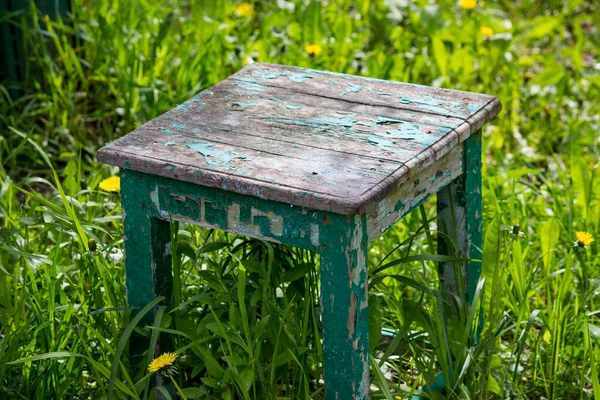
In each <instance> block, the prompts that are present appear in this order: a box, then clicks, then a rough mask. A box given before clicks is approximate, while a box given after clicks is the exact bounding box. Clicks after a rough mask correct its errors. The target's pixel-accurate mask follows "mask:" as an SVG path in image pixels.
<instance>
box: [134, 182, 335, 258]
mask: <svg viewBox="0 0 600 400" xmlns="http://www.w3.org/2000/svg"><path fill="white" fill-rule="evenodd" d="M130 173H135V174H136V175H137V176H138V178H139V179H140V180H144V181H148V186H147V188H146V191H147V192H145V193H141V194H140V196H141V198H147V199H148V200H146V202H145V204H144V207H145V209H146V210H147V212H148V213H149V215H151V216H152V217H154V218H160V219H164V220H171V221H180V222H186V223H192V224H196V225H200V226H204V227H206V228H212V229H218V230H221V231H225V232H231V233H237V234H240V235H243V236H248V237H253V238H256V239H261V240H267V241H271V242H276V243H285V244H288V245H290V246H295V247H300V248H304V249H308V250H312V251H318V250H319V248H320V246H321V242H320V238H321V233H320V231H321V230H322V228H321V225H320V224H321V223H322V221H324V220H329V219H331V218H333V216H334V215H335V214H332V213H329V212H326V211H319V212H316V211H312V210H307V209H306V208H302V207H294V206H290V204H285V203H279V202H275V201H270V200H263V199H260V198H257V197H255V196H253V195H243V194H238V193H234V192H231V191H227V190H224V189H221V188H213V187H206V186H199V185H195V184H193V183H190V182H183V181H179V180H176V179H169V178H165V177H161V176H155V175H148V174H145V173H141V172H133V171H131V172H130Z"/></svg>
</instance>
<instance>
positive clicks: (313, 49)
mask: <svg viewBox="0 0 600 400" xmlns="http://www.w3.org/2000/svg"><path fill="white" fill-rule="evenodd" d="M304 51H306V52H307V53H308V54H310V55H311V56H313V55H314V56H318V55H319V54H321V52H322V51H323V48H322V47H321V46H319V45H318V44H307V45H306V46H304Z"/></svg>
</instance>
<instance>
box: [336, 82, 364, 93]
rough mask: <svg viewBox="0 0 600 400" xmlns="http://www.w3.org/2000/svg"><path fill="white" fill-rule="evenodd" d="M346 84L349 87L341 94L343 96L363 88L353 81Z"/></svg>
mask: <svg viewBox="0 0 600 400" xmlns="http://www.w3.org/2000/svg"><path fill="white" fill-rule="evenodd" d="M346 86H347V89H346V90H344V91H343V92H342V94H341V95H340V96H343V95H345V94H347V93H358V92H360V91H361V90H362V88H363V87H362V86H361V85H354V84H352V83H347V84H346Z"/></svg>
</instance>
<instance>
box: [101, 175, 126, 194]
mask: <svg viewBox="0 0 600 400" xmlns="http://www.w3.org/2000/svg"><path fill="white" fill-rule="evenodd" d="M100 189H102V190H106V191H107V192H118V191H119V190H121V178H119V177H118V176H111V177H110V178H106V179H105V180H103V181H102V182H100Z"/></svg>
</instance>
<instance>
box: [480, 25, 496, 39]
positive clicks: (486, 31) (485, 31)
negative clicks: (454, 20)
mask: <svg viewBox="0 0 600 400" xmlns="http://www.w3.org/2000/svg"><path fill="white" fill-rule="evenodd" d="M479 33H481V36H483V37H490V36H494V31H493V29H492V28H490V27H489V26H482V27H481V28H479Z"/></svg>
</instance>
